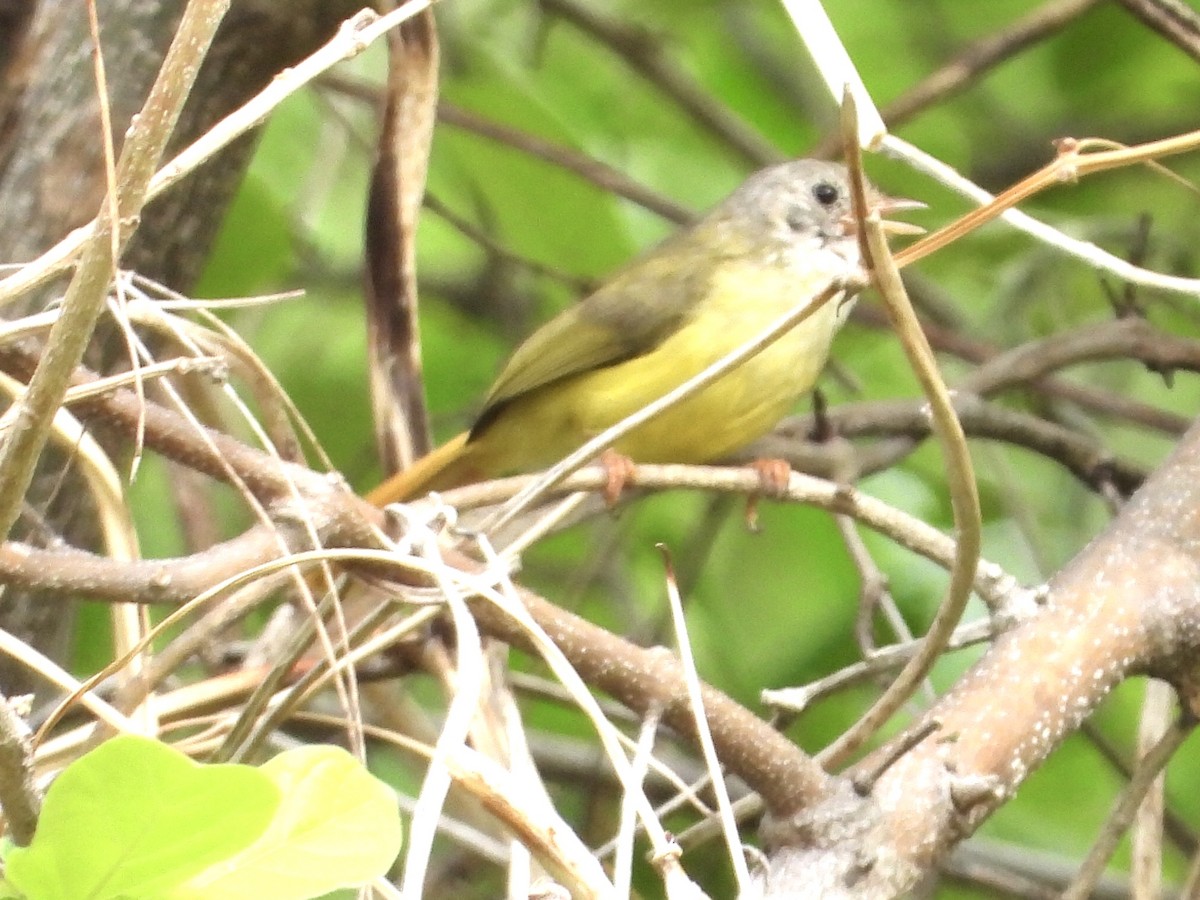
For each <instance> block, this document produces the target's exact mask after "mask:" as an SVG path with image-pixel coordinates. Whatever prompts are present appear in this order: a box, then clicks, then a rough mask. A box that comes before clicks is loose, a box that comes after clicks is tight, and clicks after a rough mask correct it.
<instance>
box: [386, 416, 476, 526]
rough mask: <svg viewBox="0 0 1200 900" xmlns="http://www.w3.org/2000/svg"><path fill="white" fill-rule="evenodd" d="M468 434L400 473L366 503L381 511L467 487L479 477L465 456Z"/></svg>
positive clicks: (451, 441)
mask: <svg viewBox="0 0 1200 900" xmlns="http://www.w3.org/2000/svg"><path fill="white" fill-rule="evenodd" d="M467 438H468V433H467V432H465V431H464V432H463V433H462V434H460V435H458V436H456V437H453V438H451V439H450V440H448V441H447V442H446V443H444V444H442V446H440V447H438V448H436V449H434V450H431V451H429V452H428V453H426V454H425V455H424V456H422V457H421V458H420V459H418V460H417V461H416V462H414V463H413V464H412V465H411V466H409V467H408V468H407V469H405V470H404V471H403V472H397V473H396V474H395V475H393V476H391V477H390V478H388V479H386V480H385V481H383V482H382V483H381V484H379V485H378V486H377V487H375V488H374V490H372V491H371V492H370V493H369V494H367V501H368V502H370V503H371V504H373V505H375V506H378V507H384V506H387V505H388V504H389V503H403V502H405V501H406V500H412V499H414V498H415V497H419V496H421V495H422V494H425V493H427V492H429V491H445V490H449V489H450V488H454V487H460V486H462V485H464V484H470V483H471V482H472V481H477V480H479V478H480V477H481V474H482V473H480V472H478V471H476V468H475V466H474V465H473V464H472V461H471V459H470V454H469V453H468V452H467Z"/></svg>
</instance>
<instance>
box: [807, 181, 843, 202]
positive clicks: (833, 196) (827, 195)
mask: <svg viewBox="0 0 1200 900" xmlns="http://www.w3.org/2000/svg"><path fill="white" fill-rule="evenodd" d="M812 195H813V199H814V200H816V201H817V202H818V203H820V204H821V205H822V206H833V204H835V203H837V201H838V198H839V197H841V196H842V192H841V191H839V190H838V188H837V185H836V184H830V183H829V182H828V181H818V182H817V183H816V184H814V185H813V188H812Z"/></svg>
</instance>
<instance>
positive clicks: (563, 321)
mask: <svg viewBox="0 0 1200 900" xmlns="http://www.w3.org/2000/svg"><path fill="white" fill-rule="evenodd" d="M684 235H686V232H685V233H684ZM684 235H679V236H677V238H676V239H679V238H683V237H684ZM659 249H660V250H668V254H667V257H668V258H671V256H670V253H669V248H668V247H666V246H664V247H660V248H659ZM657 255H658V254H657V253H654V254H651V256H650V257H648V258H647V259H646V260H645V261H644V262H638V263H634V264H633V265H632V266H631V267H629V268H627V269H626V270H624V271H623V272H621V273H619V274H618V275H617V276H615V277H614V278H613V279H612V280H611V281H609V282H608V283H606V284H605V285H604V286H603V287H601V288H600V289H599V290H597V291H596V292H595V293H594V294H591V295H589V296H588V297H587V298H586V299H584V300H582V301H581V302H580V303H578V304H577V305H575V306H573V307H571V308H569V309H567V310H564V311H563V312H561V313H559V314H558V315H557V316H555V317H554V318H553V319H551V320H550V321H549V322H547V323H546V324H545V325H543V326H542V327H541V328H539V329H538V330H537V331H535V332H534V333H533V334H532V335H531V336H530V337H529V338H528V339H527V340H526V341H525V343H523V344H522V345H521V346H520V347H519V348H518V349H517V351H516V352H515V353H514V354H513V355H512V357H511V358H510V359H509V361H508V363H507V364H506V365H505V366H504V368H503V370H501V372H500V375H499V376H498V377H497V378H496V381H495V383H494V384H493V385H492V388H491V390H490V391H489V392H488V395H487V398H486V400H485V401H484V409H483V412H482V413H480V416H479V418H478V420H477V421H476V423H475V426H474V427H473V428H472V429H471V433H472V434H473V435H475V434H478V433H479V432H480V430H481V429H483V428H485V427H486V426H487V424H488V423H489V422H490V421H491V420H492V419H493V418H494V417H495V416H496V414H497V413H498V412H499V411H500V409H501V408H502V407H504V406H505V405H507V404H508V403H510V402H511V401H513V400H514V399H516V398H517V397H520V396H522V395H524V394H528V393H530V392H531V391H536V390H538V389H539V388H543V387H545V386H547V385H549V384H553V383H554V382H556V381H560V380H561V379H564V378H569V377H571V376H573V375H579V374H582V373H584V372H590V371H592V370H594V369H600V368H603V367H605V366H611V365H613V364H615V363H618V362H621V361H622V360H626V359H631V358H633V357H635V356H638V355H640V354H643V353H646V352H648V351H649V350H651V349H653V348H654V347H656V346H658V344H660V343H661V342H662V341H663V340H664V339H666V338H667V337H668V336H669V335H671V334H673V333H674V332H675V331H676V329H678V328H679V326H680V324H681V323H682V322H683V320H684V319H685V318H686V316H687V314H688V312H689V310H690V309H691V308H692V307H693V305H694V303H695V300H696V298H697V297H699V296H700V295H701V294H702V292H703V286H702V285H701V284H700V283H699V282H700V280H701V279H702V278H705V277H707V275H706V274H704V273H703V272H698V271H687V272H680V271H679V270H678V268H676V267H674V266H673V267H671V268H668V267H664V271H663V272H662V273H661V275H660V274H659V273H657V272H654V271H652V268H653V267H654V263H655V257H657ZM674 261H675V262H676V263H678V262H679V260H678V259H675V260H674ZM700 268H702V269H705V270H707V269H708V267H707V266H702V267H700ZM672 269H673V270H672Z"/></svg>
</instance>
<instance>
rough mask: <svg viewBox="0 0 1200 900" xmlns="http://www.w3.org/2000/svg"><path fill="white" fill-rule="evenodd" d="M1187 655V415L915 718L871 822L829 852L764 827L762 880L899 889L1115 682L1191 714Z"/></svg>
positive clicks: (1191, 657) (1199, 633) (1192, 472)
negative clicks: (1067, 559)
mask: <svg viewBox="0 0 1200 900" xmlns="http://www.w3.org/2000/svg"><path fill="white" fill-rule="evenodd" d="M1198 654H1200V423H1197V424H1194V425H1193V427H1192V428H1191V429H1190V430H1189V431H1188V433H1187V434H1186V435H1185V437H1184V438H1183V440H1182V441H1181V443H1180V445H1179V446H1178V448H1177V449H1176V450H1175V452H1174V453H1173V454H1172V455H1171V457H1170V458H1169V459H1168V460H1167V461H1166V462H1165V463H1164V464H1163V465H1162V466H1161V467H1160V468H1159V470H1158V471H1157V472H1156V473H1155V474H1154V475H1153V476H1152V477H1151V478H1150V479H1149V480H1148V481H1147V482H1146V484H1145V486H1144V487H1143V488H1142V490H1141V491H1139V492H1138V493H1137V494H1136V495H1135V496H1134V497H1133V499H1132V500H1131V501H1130V502H1129V503H1128V504H1127V505H1126V506H1125V508H1124V509H1123V510H1122V512H1121V513H1120V515H1119V516H1118V517H1117V518H1116V519H1115V520H1114V521H1113V522H1112V524H1111V525H1110V526H1109V528H1108V529H1107V530H1106V531H1105V532H1104V533H1102V534H1101V535H1100V536H1099V537H1097V538H1096V539H1095V540H1094V541H1093V542H1092V543H1091V544H1090V545H1089V546H1088V547H1087V548H1086V549H1084V551H1083V552H1082V553H1080V554H1079V556H1077V557H1076V558H1075V560H1074V561H1072V562H1071V563H1070V564H1069V565H1068V566H1067V567H1066V568H1064V569H1063V570H1062V572H1061V573H1059V575H1058V576H1057V577H1055V578H1054V579H1053V580H1052V581H1051V583H1050V585H1049V594H1048V598H1047V601H1046V604H1045V607H1044V609H1043V611H1042V612H1041V613H1040V614H1039V615H1036V616H1034V617H1032V618H1030V619H1029V620H1027V621H1025V622H1022V623H1021V624H1020V625H1019V626H1018V627H1016V628H1014V629H1013V630H1012V631H1009V632H1008V633H1006V634H1004V635H1002V636H1001V637H1000V638H999V639H997V641H996V642H995V643H994V645H993V646H992V647H991V649H990V650H989V651H988V653H987V654H986V655H985V656H984V658H983V659H982V660H981V661H980V662H979V663H978V664H977V665H976V666H975V667H974V668H972V669H971V670H970V671H969V672H968V673H967V674H966V675H965V676H964V677H963V678H962V679H961V680H960V681H959V682H958V683H957V684H956V686H955V687H954V688H953V690H952V691H951V692H950V693H948V694H947V695H946V696H945V697H943V698H942V699H941V700H940V701H939V702H938V703H937V704H936V705H935V706H934V707H933V708H932V709H930V710H929V712H928V713H927V715H926V716H925V717H924V718H923V719H922V721H921V722H918V723H917V724H916V726H915V727H916V728H920V727H921V725H922V724H923V723H925V722H928V721H932V720H937V721H939V722H940V723H941V729H940V731H939V732H937V733H936V734H934V735H933V736H932V737H930V738H927V739H926V740H925V741H923V742H922V743H920V744H919V745H918V746H917V747H916V748H914V749H913V750H911V751H910V752H909V753H907V754H906V755H904V756H903V757H902V758H901V759H899V760H898V761H897V762H896V763H895V764H894V765H893V766H892V767H891V768H890V769H888V770H887V771H886V772H885V773H884V775H883V776H882V777H881V778H880V779H879V781H878V783H877V785H876V787H875V789H874V792H873V798H874V802H875V804H877V808H878V809H879V811H880V813H881V818H880V824H879V828H878V830H876V831H874V832H873V833H872V834H870V835H869V836H867V837H866V838H865V839H864V840H862V841H858V840H854V841H848V842H846V844H845V845H844V846H843V847H842V848H841V849H840V850H839V852H838V854H837V858H836V859H834V860H832V861H831V859H830V856H829V854H828V851H827V850H825V849H823V848H815V849H814V848H813V847H812V846H811V841H810V840H809V838H808V835H807V834H806V832H805V830H804V829H803V828H798V827H797V826H800V825H804V824H805V823H803V822H778V823H775V824H774V825H773V826H772V828H771V829H770V832H769V834H770V836H771V838H772V839H773V840H774V842H775V843H776V845H777V847H778V848H779V849H778V851H777V853H776V854H775V856H774V857H773V869H774V871H775V872H776V877H775V878H773V879H772V883H773V884H774V883H780V882H778V881H777V878H778V877H779V873H780V872H793V873H794V872H800V871H805V872H809V873H811V872H814V871H827V872H831V873H840V874H839V876H838V877H840V875H844V874H846V873H848V872H852V871H857V872H862V871H864V869H865V870H867V874H866V875H864V876H863V882H861V883H860V884H859V885H858V886H857V887H856V891H860V892H862V895H863V896H879V895H887V896H893V895H895V893H899V892H902V891H904V890H906V889H907V888H909V887H910V886H911V885H912V884H913V883H914V882H915V881H916V879H917V878H918V877H919V876H920V875H921V874H922V873H923V872H925V871H928V870H929V869H930V868H931V867H932V866H933V865H934V864H935V863H936V862H937V861H938V860H939V859H940V858H941V857H942V856H944V855H945V854H946V853H948V852H949V851H950V850H951V849H952V848H953V846H954V844H955V843H957V842H958V841H959V840H961V839H962V838H963V837H965V836H966V835H968V834H970V833H971V832H972V831H973V830H974V829H975V828H977V827H978V826H979V825H980V824H981V823H982V822H983V821H984V819H986V818H987V817H988V815H990V814H991V813H992V812H993V811H994V810H995V809H996V808H997V807H998V806H999V805H1000V804H1001V803H1002V802H1004V801H1005V800H1006V799H1008V798H1009V797H1010V796H1011V795H1012V794H1013V793H1014V792H1015V791H1016V789H1017V787H1018V786H1019V785H1020V784H1021V783H1022V782H1023V781H1024V780H1025V779H1026V778H1027V777H1028V776H1029V774H1030V773H1031V772H1033V771H1034V770H1035V769H1036V768H1037V767H1038V766H1039V765H1040V764H1041V763H1042V762H1044V761H1045V759H1046V757H1047V756H1048V755H1049V754H1050V752H1051V751H1052V750H1053V749H1054V748H1055V747H1057V746H1058V745H1059V744H1060V743H1062V741H1063V740H1065V738H1066V737H1067V736H1068V735H1070V734H1071V733H1072V732H1074V731H1075V730H1076V729H1077V728H1078V727H1079V726H1080V723H1081V722H1082V721H1083V719H1084V718H1085V717H1086V716H1087V715H1089V714H1090V713H1091V712H1092V710H1094V709H1095V707H1096V705H1097V704H1098V703H1099V702H1100V701H1101V700H1102V699H1103V698H1104V697H1105V695H1107V693H1108V692H1109V691H1110V690H1112V688H1113V687H1115V686H1116V685H1117V684H1118V683H1120V682H1121V681H1122V680H1124V679H1126V678H1128V677H1130V676H1134V675H1139V674H1152V675H1155V676H1156V677H1159V678H1163V679H1164V680H1167V681H1170V682H1171V683H1173V684H1175V685H1176V687H1177V688H1180V689H1181V690H1182V692H1183V693H1184V696H1185V698H1187V699H1188V701H1189V702H1190V704H1191V706H1192V712H1193V713H1194V712H1195V711H1196V705H1197V704H1196V696H1197V694H1196V691H1195V687H1196V684H1197V678H1196V659H1197V658H1198ZM887 752H888V750H887V748H884V749H883V750H881V751H880V753H882V754H886V753H887ZM872 765H873V759H872V758H868V759H867V760H864V761H863V763H862V767H863V768H864V769H865V770H869V769H870V768H871V767H872ZM813 814H814V813H811V812H810V813H809V814H808V815H809V816H811V815H813ZM830 877H831V878H833V877H835V876H834V875H831V876H830ZM807 883H812V879H811V878H809V880H808V882H807ZM833 883H834V882H832V881H831V882H825V883H824V884H823V885H819V886H816V887H814V889H813V894H812V895H813V896H826V894H824V893H822V890H823V889H829V888H830V886H831V884H833ZM792 885H793V887H794V885H795V882H792Z"/></svg>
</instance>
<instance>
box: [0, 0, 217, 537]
mask: <svg viewBox="0 0 1200 900" xmlns="http://www.w3.org/2000/svg"><path fill="white" fill-rule="evenodd" d="M229 2H230V0H189V2H188V4H187V6H186V7H185V8H184V13H183V19H182V21H181V22H180V25H179V30H178V31H177V32H176V34H175V39H174V40H173V41H172V42H171V46H170V48H169V49H168V50H167V55H166V58H165V59H164V60H163V64H162V69H161V70H160V71H159V75H158V78H157V79H156V80H155V83H154V86H153V87H152V88H151V90H150V95H149V97H147V98H146V103H145V104H144V105H143V107H142V109H141V111H140V112H139V113H138V115H137V116H135V117H134V124H133V125H131V126H130V130H129V136H128V137H127V139H126V141H125V144H124V146H123V147H122V149H121V158H120V162H119V163H118V166H117V172H116V177H117V183H116V185H114V187H113V190H114V191H115V192H116V198H115V200H114V202H113V208H115V210H116V214H117V216H118V218H119V221H116V222H114V221H113V220H112V218H111V217H110V215H109V205H108V204H107V203H104V204H102V205H101V209H100V213H99V215H98V219H97V221H98V223H99V224H98V227H97V229H96V232H95V234H94V235H93V237H92V238H91V239H90V240H89V241H88V242H87V244H86V245H85V246H84V248H83V251H82V253H81V255H80V258H79V262H78V265H77V267H76V270H75V274H74V276H73V277H72V279H71V283H70V285H69V286H68V288H67V293H66V296H65V297H64V299H63V304H62V312H61V314H60V315H59V317H58V319H57V320H56V321H55V323H54V327H53V328H52V329H51V331H50V336H49V338H48V339H47V340H48V344H49V351H48V352H47V353H46V355H45V356H44V357H43V358H42V359H41V360H40V361H39V363H38V366H37V369H36V370H35V371H34V373H33V374H32V375H31V377H30V379H29V388H28V390H27V391H26V393H25V396H24V397H23V398H22V399H21V400H19V401H18V404H17V405H19V406H20V409H19V410H18V411H17V413H18V414H17V415H16V416H15V417H14V419H13V423H12V427H11V428H10V429H9V431H7V432H6V433H5V435H4V440H3V442H2V443H0V535H2V536H4V537H7V536H8V534H9V532H11V531H12V527H13V525H14V523H15V522H16V520H17V516H18V515H19V514H20V511H21V501H22V499H23V498H24V496H25V493H26V491H28V490H29V485H30V483H31V482H32V480H33V474H34V468H35V466H36V465H37V461H38V458H39V457H40V456H41V452H42V448H43V447H44V446H45V444H46V438H47V436H48V435H49V432H50V424H51V422H52V420H53V418H54V415H55V413H56V412H57V411H58V408H59V406H60V405H61V403H62V399H63V394H64V393H65V392H66V390H67V387H68V384H69V381H70V377H71V373H72V370H73V369H74V368H75V367H76V366H77V365H79V362H80V361H81V360H82V359H83V353H84V350H85V349H86V347H87V345H88V343H89V342H90V340H91V337H92V332H93V331H94V330H95V327H96V322H97V321H98V320H99V317H100V313H101V312H102V311H103V309H104V303H105V299H106V297H107V294H108V285H109V281H110V280H111V279H112V275H113V271H114V269H115V267H116V264H117V260H116V259H115V258H114V254H115V252H116V251H118V250H119V249H120V248H122V247H124V246H125V244H126V243H127V241H128V238H129V235H130V234H132V233H133V230H134V227H133V225H134V223H136V222H137V221H138V219H139V217H140V213H141V210H142V206H143V205H144V204H145V202H146V196H147V194H146V190H147V187H148V186H149V183H150V178H151V177H152V176H153V175H154V172H155V169H156V168H157V166H158V161H159V159H160V158H161V156H162V153H163V150H164V149H165V147H166V144H167V139H168V138H169V137H170V136H171V133H172V131H173V130H174V128H175V123H176V121H177V120H178V118H179V114H180V111H181V110H182V108H183V103H184V101H185V100H186V99H187V96H188V93H189V92H190V90H191V87H192V84H193V83H194V82H195V79H196V74H197V73H198V72H199V69H200V63H201V62H202V61H203V59H204V55H205V52H206V51H207V49H208V45H209V44H210V43H211V41H212V39H213V36H214V35H215V34H216V30H217V26H218V25H219V24H220V22H221V19H222V17H223V16H224V15H225V11H226V9H228V7H229ZM114 234H115V237H114Z"/></svg>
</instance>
